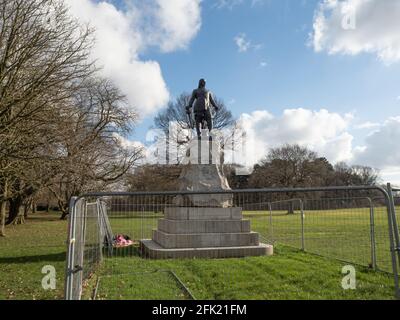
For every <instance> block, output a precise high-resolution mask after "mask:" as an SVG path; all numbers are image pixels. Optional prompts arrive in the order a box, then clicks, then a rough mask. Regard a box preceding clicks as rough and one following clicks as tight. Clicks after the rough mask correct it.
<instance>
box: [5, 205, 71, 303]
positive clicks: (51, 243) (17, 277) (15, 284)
mask: <svg viewBox="0 0 400 320" xmlns="http://www.w3.org/2000/svg"><path fill="white" fill-rule="evenodd" d="M59 218H60V215H59V214H54V213H52V214H46V213H42V214H37V215H34V216H31V217H30V218H29V220H28V221H27V223H26V224H24V225H20V226H9V227H7V228H6V233H7V237H6V238H0V299H1V300H3V299H18V300H21V299H31V300H35V299H62V297H63V295H64V293H63V290H64V273H65V258H66V245H65V242H66V234H67V222H66V221H60V220H59ZM46 265H52V266H54V267H55V269H56V279H57V282H56V285H57V289H56V290H54V291H52V290H51V291H45V290H43V288H42V284H41V282H42V278H43V277H44V276H45V275H44V274H42V272H41V271H42V268H43V267H44V266H46Z"/></svg>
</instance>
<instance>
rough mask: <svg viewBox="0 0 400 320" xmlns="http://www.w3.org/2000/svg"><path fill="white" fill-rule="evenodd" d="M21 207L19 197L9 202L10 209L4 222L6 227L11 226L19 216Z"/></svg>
mask: <svg viewBox="0 0 400 320" xmlns="http://www.w3.org/2000/svg"><path fill="white" fill-rule="evenodd" d="M21 205H22V199H21V197H17V198H15V199H11V200H10V209H9V213H8V220H7V222H6V224H7V225H10V224H13V223H14V221H15V220H16V219H17V217H18V215H19V209H20V207H21Z"/></svg>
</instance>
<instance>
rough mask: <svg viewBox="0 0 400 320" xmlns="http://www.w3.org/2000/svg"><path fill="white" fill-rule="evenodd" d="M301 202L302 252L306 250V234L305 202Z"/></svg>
mask: <svg viewBox="0 0 400 320" xmlns="http://www.w3.org/2000/svg"><path fill="white" fill-rule="evenodd" d="M299 201H300V215H301V250H302V251H305V250H306V243H305V241H306V240H305V234H304V218H305V216H304V204H303V200H301V199H300V200H299Z"/></svg>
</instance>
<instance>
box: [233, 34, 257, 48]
mask: <svg viewBox="0 0 400 320" xmlns="http://www.w3.org/2000/svg"><path fill="white" fill-rule="evenodd" d="M233 40H234V41H235V44H236V46H237V47H238V51H239V52H247V51H249V50H250V49H252V50H259V49H261V48H262V44H253V43H252V42H251V40H248V39H247V35H246V34H245V33H239V34H238V35H237V36H236V37H235V38H233Z"/></svg>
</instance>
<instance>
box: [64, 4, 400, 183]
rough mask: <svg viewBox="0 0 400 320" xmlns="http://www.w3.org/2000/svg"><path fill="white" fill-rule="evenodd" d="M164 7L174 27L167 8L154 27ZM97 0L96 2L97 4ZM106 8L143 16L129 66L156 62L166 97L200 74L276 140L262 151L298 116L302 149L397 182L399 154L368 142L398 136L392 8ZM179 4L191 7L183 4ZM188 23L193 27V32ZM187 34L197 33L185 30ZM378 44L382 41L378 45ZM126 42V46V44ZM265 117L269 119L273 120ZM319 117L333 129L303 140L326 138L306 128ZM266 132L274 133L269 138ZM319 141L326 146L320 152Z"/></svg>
mask: <svg viewBox="0 0 400 320" xmlns="http://www.w3.org/2000/svg"><path fill="white" fill-rule="evenodd" d="M71 1H73V0H71ZM85 1H87V2H91V1H90V0H85ZM163 1H164V5H165V4H166V3H169V4H170V6H172V7H173V6H176V7H174V8H176V10H175V9H174V10H175V11H176V12H177V17H176V19H180V20H177V21H178V22H179V23H176V21H175V22H174V20H173V18H174V17H172V19H171V10H168V9H165V10H164V11H168V15H169V16H168V18H169V20H167V21H168V23H169V24H168V25H167V27H166V25H165V24H163V25H162V28H157V23H159V21H164V22H165V21H166V20H165V19H164V20H160V18H159V16H160V15H161V13H160V12H164V11H162V10H160V11H157V10H158V9H157V8H158V7H157V6H160V3H163ZM92 2H93V1H92ZM328 2H332V3H334V4H333V6H329V5H328V4H327V3H328ZM99 3H100V4H101V3H104V2H101V1H100V2H99V1H97V4H99ZM112 3H113V4H114V6H115V10H116V11H118V12H120V13H121V14H122V15H124V16H123V17H124V18H126V19H128V18H127V17H131V16H132V15H130V16H129V14H128V13H129V12H135V13H139V16H140V13H143V12H144V14H142V16H145V19H144V20H146V21H145V22H146V23H142V24H135V27H131V31H132V32H133V31H134V32H135V34H140V36H141V37H142V39H144V40H141V42H140V43H141V44H142V43H145V42H146V40H147V39H150V40H148V41H147V42H148V43H147V44H146V45H141V46H139V45H138V46H137V47H135V50H136V51H135V58H134V59H136V60H138V61H140V62H141V63H143V64H145V63H146V62H149V61H151V62H154V63H156V64H158V66H159V69H160V75H159V76H158V78H157V79H158V80H160V79H161V80H162V81H163V82H164V83H165V86H166V90H164V91H167V92H168V94H169V99H173V98H174V97H176V96H178V95H179V94H181V93H182V92H190V91H191V90H192V89H194V87H195V86H196V85H197V83H198V80H199V79H200V78H201V77H205V78H206V79H207V81H208V87H209V89H211V90H212V92H213V93H214V94H216V95H217V96H218V97H219V98H222V99H223V100H224V101H225V103H226V104H227V105H228V107H229V109H231V110H232V112H233V114H234V115H235V117H237V118H241V117H242V116H243V114H248V115H250V117H249V118H248V119H247V120H246V121H252V123H253V124H254V125H253V126H251V125H250V126H249V128H251V130H253V129H254V130H258V129H256V127H257V126H266V127H268V128H269V129H268V130H267V131H262V130H261V131H260V130H259V131H258V132H259V134H265V136H264V137H263V139H264V140H268V139H269V136H268V135H271V136H274V138H273V140H274V142H273V143H272V142H271V143H270V144H268V143H266V145H265V152H267V149H268V147H271V146H276V145H277V144H279V143H284V142H296V140H295V139H294V140H293V139H292V138H293V137H292V136H295V135H297V134H298V131H296V130H295V129H288V128H289V123H292V124H293V123H294V126H296V123H295V122H296V119H300V120H299V121H300V122H301V121H305V119H306V120H307V121H308V122H307V123H305V124H303V127H302V128H300V129H298V130H302V131H307V130H311V131H310V133H309V135H308V134H307V135H305V136H304V137H303V138H301V139H300V140H299V142H300V143H302V144H306V145H307V143H308V141H309V142H310V146H311V148H314V149H316V151H318V152H325V150H327V151H326V152H327V154H328V158H330V160H332V161H333V162H335V161H339V160H347V161H348V162H350V163H353V162H354V163H356V162H363V163H362V164H366V165H371V166H373V167H377V168H379V169H381V170H383V171H385V170H386V173H385V172H384V176H385V178H386V179H395V180H396V179H398V181H399V182H400V155H398V154H397V153H394V154H393V151H391V148H389V146H388V147H387V148H386V149H385V150H381V149H380V148H382V146H379V145H376V141H378V142H379V141H380V140H379V139H382V140H387V139H397V137H398V138H400V133H399V132H398V130H397V127H400V119H397V118H395V120H393V118H394V117H398V116H400V112H399V108H400V86H399V84H400V39H399V37H400V36H397V34H399V33H400V23H399V22H396V21H400V5H399V2H398V1H396V0H385V1H379V0H369V1H364V3H363V2H362V1H361V4H360V3H359V2H358V1H355V0H342V1H332V0H330V1H328V0H326V1H325V4H324V1H323V0H258V1H252V0H225V1H223V0H204V1H199V0H170V1H168V2H167V1H165V0H151V1H147V2H146V1H124V5H122V2H120V1H114V2H112ZM144 3H146V5H144ZM382 3H385V4H382ZM183 4H185V5H188V6H189V5H190V7H183ZM152 5H154V7H155V8H156V9H155V11H152V12H153V13H152V14H153V15H154V16H156V17H157V19H155V18H152V16H151V15H149V17H147V16H146V14H147V12H150V11H145V10H148V8H147V7H149V6H150V7H151V6H152ZM345 5H347V6H350V5H354V6H356V8H355V13H356V14H355V17H357V28H356V29H355V30H342V29H341V28H340V27H339V20H340V18H338V13H340V12H342V11H343V7H342V6H345ZM372 5H375V7H372ZM146 6H147V7H146ZM385 6H386V7H385ZM132 7H133V8H134V9H132ZM145 7H146V8H145ZM172 7H171V8H172ZM380 7H382V8H380ZM187 8H190V9H193V10H191V11H190V13H187V14H186V12H185V11H183V12H181V14H180V15H179V14H178V11H179V10H187ZM103 9H104V8H103ZM108 9H110V8H108ZM195 9H196V10H195ZM197 9H199V11H197ZM372 10H373V11H372ZM380 10H381V11H380ZM388 10H390V11H388ZM103 11H104V10H103ZM172 12H174V11H173V10H172ZM188 12H189V11H188ZM382 12H383V13H387V12H391V14H389V15H388V16H387V14H386V16H387V17H386V18H385V15H383V14H382ZM172 14H173V13H172ZM321 15H323V17H324V19H323V20H322V21H323V27H321V26H320V25H317V26H316V25H315V23H316V21H317V22H318V20H317V17H318V16H321ZM137 16H138V15H135V17H137ZM192 16H193V17H194V18H193V17H192ZM339 16H340V14H339ZM182 17H187V18H188V21H187V23H186V24H187V26H186V25H185V23H180V21H184V19H182ZM131 19H132V18H131ZM195 19H197V20H198V23H197V24H192V25H191V24H190V23H192V22H193V21H194V20H195ZM338 19H339V20H338ZM147 20H151V23H148V21H147ZM197 20H196V21H197ZM94 21H95V20H94ZM95 23H96V21H95ZM98 23H100V22H98ZM143 26H144V27H143ZM170 26H172V27H171V28H172V29H171V30H172V31H171V30H169V31H170V32H166V31H165V29H166V28H168V27H170ZM377 26H378V27H377ZM195 27H196V28H195ZM135 28H136V29H135ZM185 28H187V30H185ZM190 28H192V29H196V30H195V31H192V32H191V31H190ZM160 30H163V32H164V31H165V32H164V33H161V31H160ZM371 30H372V32H371ZM167 31H168V30H167ZM319 31H321V32H323V35H322V37H321V39H316V36H315V35H316V34H317V33H318V32H319ZM171 32H173V33H174V34H178V36H176V35H172V33H171ZM180 35H182V36H180ZM169 37H170V38H171V40H170V41H171V43H174V46H171V47H170V48H168V49H166V47H165V45H164V46H163V45H161V44H159V43H157V39H158V41H159V42H162V41H169ZM237 38H242V39H243V41H242V44H244V45H245V48H244V49H246V50H242V51H240V48H239V47H238V45H237V43H236V41H235V39H237ZM153 39H156V40H154V41H153ZM160 39H161V40H160ZM382 39H386V40H385V42H384V43H383V42H382ZM313 40H314V42H313ZM127 41H133V40H132V39H131V40H130V39H129V37H128V38H127ZM316 41H317V42H318V44H316ZM317 47H319V48H317ZM242 49H243V48H242ZM133 71H135V70H134V69H133ZM125 82H126V81H125ZM150 83H151V81H150ZM154 83H156V82H154ZM157 83H158V82H157ZM130 85H131V87H130ZM148 86H150V88H149V92H151V93H152V92H154V95H157V94H158V92H161V91H160V90H161V89H160V86H158V87H154V90H153V91H152V88H151V84H150V85H148ZM130 88H132V90H130ZM134 89H135V88H134V84H133V83H132V84H125V87H124V90H126V91H132V92H134ZM164 91H163V92H164ZM164 93H165V92H164ZM167 101H168V99H163V100H160V101H157V102H154V105H151V107H152V109H151V110H152V111H151V112H150V111H149V112H148V113H147V114H146V115H145V117H144V119H142V121H141V122H140V123H139V124H138V126H137V128H136V130H135V134H134V135H133V136H131V137H129V138H130V139H131V140H138V141H142V142H145V136H146V133H147V131H148V129H149V128H150V127H151V125H152V123H153V121H152V119H153V117H154V114H155V113H156V112H157V111H158V110H161V109H162V108H163V106H165V105H166V102H167ZM146 102H147V101H146ZM135 104H136V105H139V110H140V101H139V103H138V101H136V100H135ZM143 108H144V107H143ZM300 108H302V109H304V110H307V111H308V112H311V114H308V115H305V113H304V112H300V113H296V112H294V113H291V115H286V116H285V110H298V109H300ZM321 109H326V110H327V111H328V113H329V115H328V116H326V117H325V116H322V115H321V114H320V113H319V112H320V111H321ZM146 110H149V109H148V108H147V109H146ZM256 111H262V112H265V113H264V119H265V122H262V121H261V122H260V120H259V119H258V118H257V117H258V116H257V114H256V115H255V114H253V113H254V112H256ZM266 113H268V114H269V115H271V116H272V117H274V119H275V120H271V119H270V117H269V116H268V115H266ZM349 114H351V116H350V115H349ZM296 117H297V118H296ZM298 117H300V118H298ZM321 119H323V121H327V123H330V122H334V121H336V120H337V122H338V124H337V126H336V127H333V128H326V130H327V131H330V132H331V133H329V134H326V136H325V138H324V140H321V141H322V142H319V141H318V140H316V139H314V138H308V137H309V136H310V135H314V136H315V135H319V134H320V135H321V136H324V135H325V133H324V127H323V126H320V127H319V129H318V130H320V131H321V132H320V131H315V130H314V131H312V129H310V128H309V127H311V126H315V121H321ZM257 121H258V122H257ZM274 121H275V122H274ZM393 121H394V122H393ZM256 122H257V123H256ZM274 123H275V124H276V123H280V124H281V127H282V128H285V129H282V130H286V131H285V132H283V133H282V136H283V137H285V136H289V137H290V138H288V141H285V140H284V139H283V138H282V141H280V140H279V138H277V137H278V136H279V130H280V129H279V128H276V126H274ZM273 127H274V128H275V129H274V130H275V131H277V132H275V131H274V132H272V130H273V129H272V128H273ZM271 132H272V133H271ZM397 134H398V136H397ZM335 139H338V140H337V141H341V142H340V143H338V144H337V147H338V148H342V147H343V148H344V149H345V148H347V149H346V150H344V149H343V150H338V154H339V153H342V154H343V155H345V154H346V155H347V156H343V157H335V156H334V155H333V153H332V150H334V149H335V141H336V140H335ZM382 143H385V141H382ZM391 143H393V141H391ZM318 144H324V145H325V147H324V148H320V147H319V146H318ZM378 144H379V143H378ZM256 145H257V144H256ZM394 147H395V146H394ZM380 152H386V153H387V154H382V157H384V158H390V159H391V160H390V161H385V160H384V161H380V160H379V159H376V156H375V154H376V153H380ZM391 152H392V153H391ZM322 155H324V154H322ZM397 164H398V165H397ZM396 181H397V180H396Z"/></svg>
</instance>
